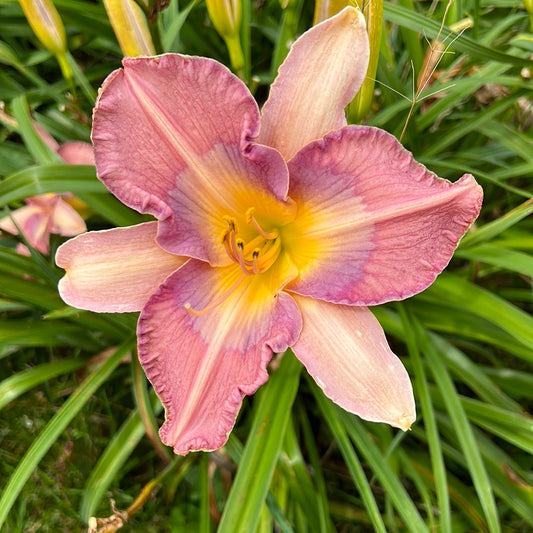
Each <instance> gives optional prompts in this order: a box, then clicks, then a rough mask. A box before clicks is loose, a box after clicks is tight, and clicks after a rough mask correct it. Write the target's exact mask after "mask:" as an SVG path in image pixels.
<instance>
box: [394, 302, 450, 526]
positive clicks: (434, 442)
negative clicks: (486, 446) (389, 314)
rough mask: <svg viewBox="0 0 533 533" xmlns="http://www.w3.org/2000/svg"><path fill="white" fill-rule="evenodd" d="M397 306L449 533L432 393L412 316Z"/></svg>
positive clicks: (441, 515) (441, 517) (446, 492)
mask: <svg viewBox="0 0 533 533" xmlns="http://www.w3.org/2000/svg"><path fill="white" fill-rule="evenodd" d="M398 309H399V314H400V318H401V320H402V323H403V329H404V332H405V340H406V343H407V348H408V351H409V356H410V360H411V363H412V366H413V370H414V375H415V382H414V386H415V389H416V390H417V391H418V394H417V399H418V401H419V404H420V408H421V410H422V419H423V421H424V429H425V431H426V434H427V443H428V446H429V454H430V457H431V465H432V467H433V468H432V469H433V475H434V476H435V490H436V492H437V500H438V508H439V512H438V514H439V521H440V528H439V531H442V532H449V533H451V531H452V525H451V512H450V498H449V488H448V482H447V479H446V467H445V465H444V459H443V457H442V449H441V442H440V437H439V431H438V428H437V422H436V420H435V412H434V409H433V404H432V402H431V395H430V394H429V387H428V383H427V377H426V372H425V370H424V366H423V364H422V358H421V356H420V350H419V347H418V343H417V339H416V335H415V334H414V329H413V326H412V323H411V322H412V319H411V317H410V315H409V313H408V312H407V311H406V308H405V307H404V306H403V305H402V304H398Z"/></svg>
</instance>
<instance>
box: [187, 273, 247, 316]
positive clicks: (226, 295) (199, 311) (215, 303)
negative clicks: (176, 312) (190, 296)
mask: <svg viewBox="0 0 533 533" xmlns="http://www.w3.org/2000/svg"><path fill="white" fill-rule="evenodd" d="M245 277H246V276H241V277H240V278H239V279H238V280H237V281H236V282H235V283H234V284H233V285H232V286H231V287H230V288H229V289H228V290H227V291H224V292H223V293H222V294H221V295H220V296H219V297H218V298H217V299H215V300H214V301H213V302H211V303H210V304H209V305H208V306H207V307H204V308H203V309H193V308H192V307H191V304H190V303H189V302H186V303H185V304H183V307H185V310H186V311H187V313H189V314H190V315H193V316H201V315H204V314H205V313H208V312H209V311H211V310H213V309H214V308H215V307H218V306H219V305H220V304H222V303H224V302H225V301H226V300H227V299H228V298H229V297H230V296H231V295H232V294H233V293H234V292H235V291H236V290H237V288H238V287H239V285H240V284H241V283H242V282H243V280H244V278H245Z"/></svg>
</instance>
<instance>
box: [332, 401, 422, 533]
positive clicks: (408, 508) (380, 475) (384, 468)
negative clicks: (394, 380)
mask: <svg viewBox="0 0 533 533" xmlns="http://www.w3.org/2000/svg"><path fill="white" fill-rule="evenodd" d="M333 408H334V409H335V410H336V411H337V416H338V417H339V418H340V420H341V421H342V422H343V424H344V427H345V428H346V430H347V431H348V434H349V436H350V438H351V440H352V442H353V443H354V444H355V445H356V446H357V448H358V449H359V452H360V454H361V455H362V456H363V457H364V458H365V459H366V461H367V462H368V465H369V467H370V468H371V469H372V471H373V472H374V475H375V476H376V478H377V479H378V480H379V482H380V483H381V485H382V486H383V489H384V490H385V491H386V494H387V496H388V497H389V498H390V500H391V502H392V504H393V505H394V507H395V508H396V510H397V511H398V514H399V515H400V516H401V517H402V519H403V521H404V523H405V525H406V527H407V530H408V531H412V532H415V533H418V532H424V533H427V532H428V531H429V529H428V527H427V526H426V524H425V523H424V520H423V519H422V517H421V516H420V513H419V512H418V510H417V508H416V506H415V504H414V502H413V500H412V499H411V498H410V497H409V494H408V492H407V490H406V489H405V488H404V487H403V485H402V483H401V482H400V479H399V478H398V476H397V475H396V474H395V472H394V471H393V469H392V468H391V467H390V465H389V464H388V462H387V459H386V457H385V455H384V454H383V453H382V452H381V450H380V449H379V448H378V446H377V445H376V443H375V442H374V441H373V440H372V437H371V436H370V435H369V433H368V431H367V429H366V428H365V426H364V425H363V423H362V422H361V421H360V420H359V419H358V418H356V417H355V416H354V415H350V414H349V413H347V412H346V411H343V410H342V409H340V407H337V406H333Z"/></svg>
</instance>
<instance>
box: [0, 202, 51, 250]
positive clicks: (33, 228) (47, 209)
mask: <svg viewBox="0 0 533 533" xmlns="http://www.w3.org/2000/svg"><path fill="white" fill-rule="evenodd" d="M51 209H52V205H50V206H43V205H40V204H38V203H31V202H28V205H25V206H24V207H20V208H19V209H16V210H15V211H13V212H12V213H11V215H10V216H6V217H4V218H2V219H1V220H0V229H1V230H3V231H7V232H8V233H12V234H13V235H17V234H18V230H17V226H18V227H19V228H20V231H21V232H22V233H23V235H24V237H25V238H26V240H27V241H28V242H29V243H30V244H31V246H33V247H34V248H35V249H36V250H39V252H41V253H42V254H45V255H46V254H48V252H49V250H50V245H49V242H48V241H49V239H50V214H51ZM15 224H16V225H15Z"/></svg>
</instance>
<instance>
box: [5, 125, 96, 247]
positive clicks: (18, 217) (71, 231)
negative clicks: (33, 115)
mask: <svg viewBox="0 0 533 533" xmlns="http://www.w3.org/2000/svg"><path fill="white" fill-rule="evenodd" d="M37 131H38V132H39V134H40V135H41V136H42V137H43V139H44V140H45V142H46V143H47V144H48V145H50V146H51V148H53V149H55V150H56V152H57V154H58V155H59V156H60V157H61V158H62V159H63V161H65V163H67V164H70V165H94V154H93V148H92V146H91V145H90V144H89V143H84V142H81V141H71V142H67V143H64V144H62V145H58V144H57V143H56V142H55V140H54V139H53V138H52V137H51V136H50V134H49V133H48V132H46V131H45V130H43V129H42V128H37ZM73 199H74V197H73V196H72V194H69V193H64V194H54V193H49V194H42V195H39V196H33V197H31V198H26V199H25V200H24V202H25V203H26V205H25V206H24V207H20V208H19V209H16V210H15V211H13V212H12V213H11V214H10V215H8V216H5V217H3V218H2V219H0V229H1V230H3V231H6V232H8V233H12V234H13V235H17V234H18V229H20V231H21V232H22V234H23V235H24V237H25V238H26V240H27V241H28V243H29V244H30V245H31V246H33V247H34V248H35V249H37V250H39V251H40V252H41V253H42V254H45V255H48V253H49V252H50V234H51V233H55V234H58V235H63V236H64V237H72V236H74V235H78V234H80V233H83V232H84V231H87V226H86V225H85V222H84V220H83V218H82V217H81V216H80V215H79V213H78V212H77V211H76V210H75V209H74V207H72V206H71V205H70V204H69V202H71V201H73ZM17 228H18V229H17ZM17 249H18V251H19V252H20V253H22V254H24V255H28V254H29V251H28V249H27V248H26V246H25V245H23V244H19V246H18V248H17Z"/></svg>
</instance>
